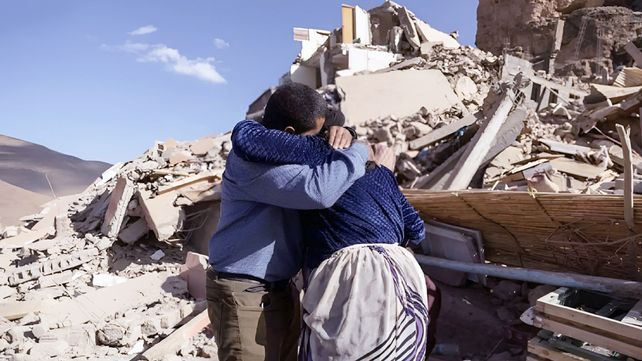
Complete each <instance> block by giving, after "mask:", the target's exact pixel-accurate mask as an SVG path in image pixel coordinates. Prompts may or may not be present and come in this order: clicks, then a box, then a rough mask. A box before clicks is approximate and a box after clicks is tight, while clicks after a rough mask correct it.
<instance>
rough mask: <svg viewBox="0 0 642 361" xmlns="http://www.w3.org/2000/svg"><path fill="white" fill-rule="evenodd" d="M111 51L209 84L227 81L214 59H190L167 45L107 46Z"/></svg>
mask: <svg viewBox="0 0 642 361" xmlns="http://www.w3.org/2000/svg"><path fill="white" fill-rule="evenodd" d="M102 48H104V49H109V50H119V51H124V52H127V53H131V54H134V55H136V60H137V61H139V62H142V63H161V64H165V68H166V69H167V70H168V71H171V72H174V73H177V74H183V75H187V76H191V77H194V78H197V79H200V80H203V81H206V82H209V83H213V84H221V83H226V82H227V81H226V80H225V78H223V76H222V75H221V74H219V72H218V71H217V70H216V67H215V66H214V58H194V59H189V58H187V57H186V56H185V55H182V54H181V53H180V52H179V51H178V49H174V48H170V47H168V46H167V45H165V44H145V43H131V42H127V43H125V44H123V45H120V46H116V47H113V46H105V45H103V46H102Z"/></svg>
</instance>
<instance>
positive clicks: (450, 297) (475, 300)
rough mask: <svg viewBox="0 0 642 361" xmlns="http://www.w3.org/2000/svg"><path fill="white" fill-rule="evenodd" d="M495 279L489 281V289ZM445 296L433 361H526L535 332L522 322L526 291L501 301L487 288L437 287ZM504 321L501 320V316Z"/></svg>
mask: <svg viewBox="0 0 642 361" xmlns="http://www.w3.org/2000/svg"><path fill="white" fill-rule="evenodd" d="M492 283H496V281H495V282H493V280H489V286H490V285H492ZM438 286H439V287H440V290H441V295H442V305H441V312H440V315H439V317H438V319H437V335H436V337H437V347H436V348H435V350H434V351H433V353H432V354H431V356H430V358H429V360H433V361H460V360H473V361H477V360H479V361H486V360H490V361H505V360H515V361H517V360H525V359H526V356H525V352H524V350H525V348H526V341H527V340H528V339H529V338H530V337H531V335H534V334H535V333H536V330H535V329H532V328H530V327H528V326H526V325H524V324H523V323H521V321H520V320H519V315H520V314H521V312H520V311H521V310H522V309H524V308H526V307H527V304H526V301H525V298H526V293H527V292H521V293H520V294H517V295H515V296H514V297H512V298H511V299H506V300H502V299H500V298H498V297H497V296H496V295H494V293H493V292H492V288H486V287H483V286H480V285H477V284H473V283H469V284H468V285H467V286H466V287H451V286H447V285H444V284H438ZM504 298H507V297H504ZM499 315H501V316H502V319H500V316H499Z"/></svg>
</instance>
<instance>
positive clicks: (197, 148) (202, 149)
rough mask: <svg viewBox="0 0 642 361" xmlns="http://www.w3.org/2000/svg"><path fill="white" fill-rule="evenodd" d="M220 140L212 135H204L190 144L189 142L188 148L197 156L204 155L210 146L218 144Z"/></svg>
mask: <svg viewBox="0 0 642 361" xmlns="http://www.w3.org/2000/svg"><path fill="white" fill-rule="evenodd" d="M219 143H220V142H219V141H218V140H216V138H212V137H205V138H201V139H199V140H197V141H195V142H193V143H192V144H190V146H189V149H190V150H191V151H192V154H194V155H197V156H204V155H206V154H207V153H208V152H209V151H210V150H211V149H212V148H214V147H216V146H217V145H219V146H220V144H219Z"/></svg>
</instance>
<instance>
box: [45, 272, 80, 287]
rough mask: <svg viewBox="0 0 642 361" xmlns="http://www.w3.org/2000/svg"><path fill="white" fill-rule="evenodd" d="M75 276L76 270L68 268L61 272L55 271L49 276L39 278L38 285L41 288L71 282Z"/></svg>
mask: <svg viewBox="0 0 642 361" xmlns="http://www.w3.org/2000/svg"><path fill="white" fill-rule="evenodd" d="M73 277H74V272H73V271H71V270H66V271H63V272H61V273H54V274H51V275H47V276H42V277H40V278H38V285H39V286H40V288H47V287H55V286H60V285H64V284H67V283H69V282H71V280H72V279H73Z"/></svg>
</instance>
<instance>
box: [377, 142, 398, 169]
mask: <svg viewBox="0 0 642 361" xmlns="http://www.w3.org/2000/svg"><path fill="white" fill-rule="evenodd" d="M374 161H375V163H377V164H378V165H381V166H384V167H386V168H388V169H390V171H391V172H394V171H395V164H396V163H397V157H396V156H395V152H394V150H392V148H390V147H388V146H387V145H385V144H382V143H379V144H377V145H375V151H374Z"/></svg>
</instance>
